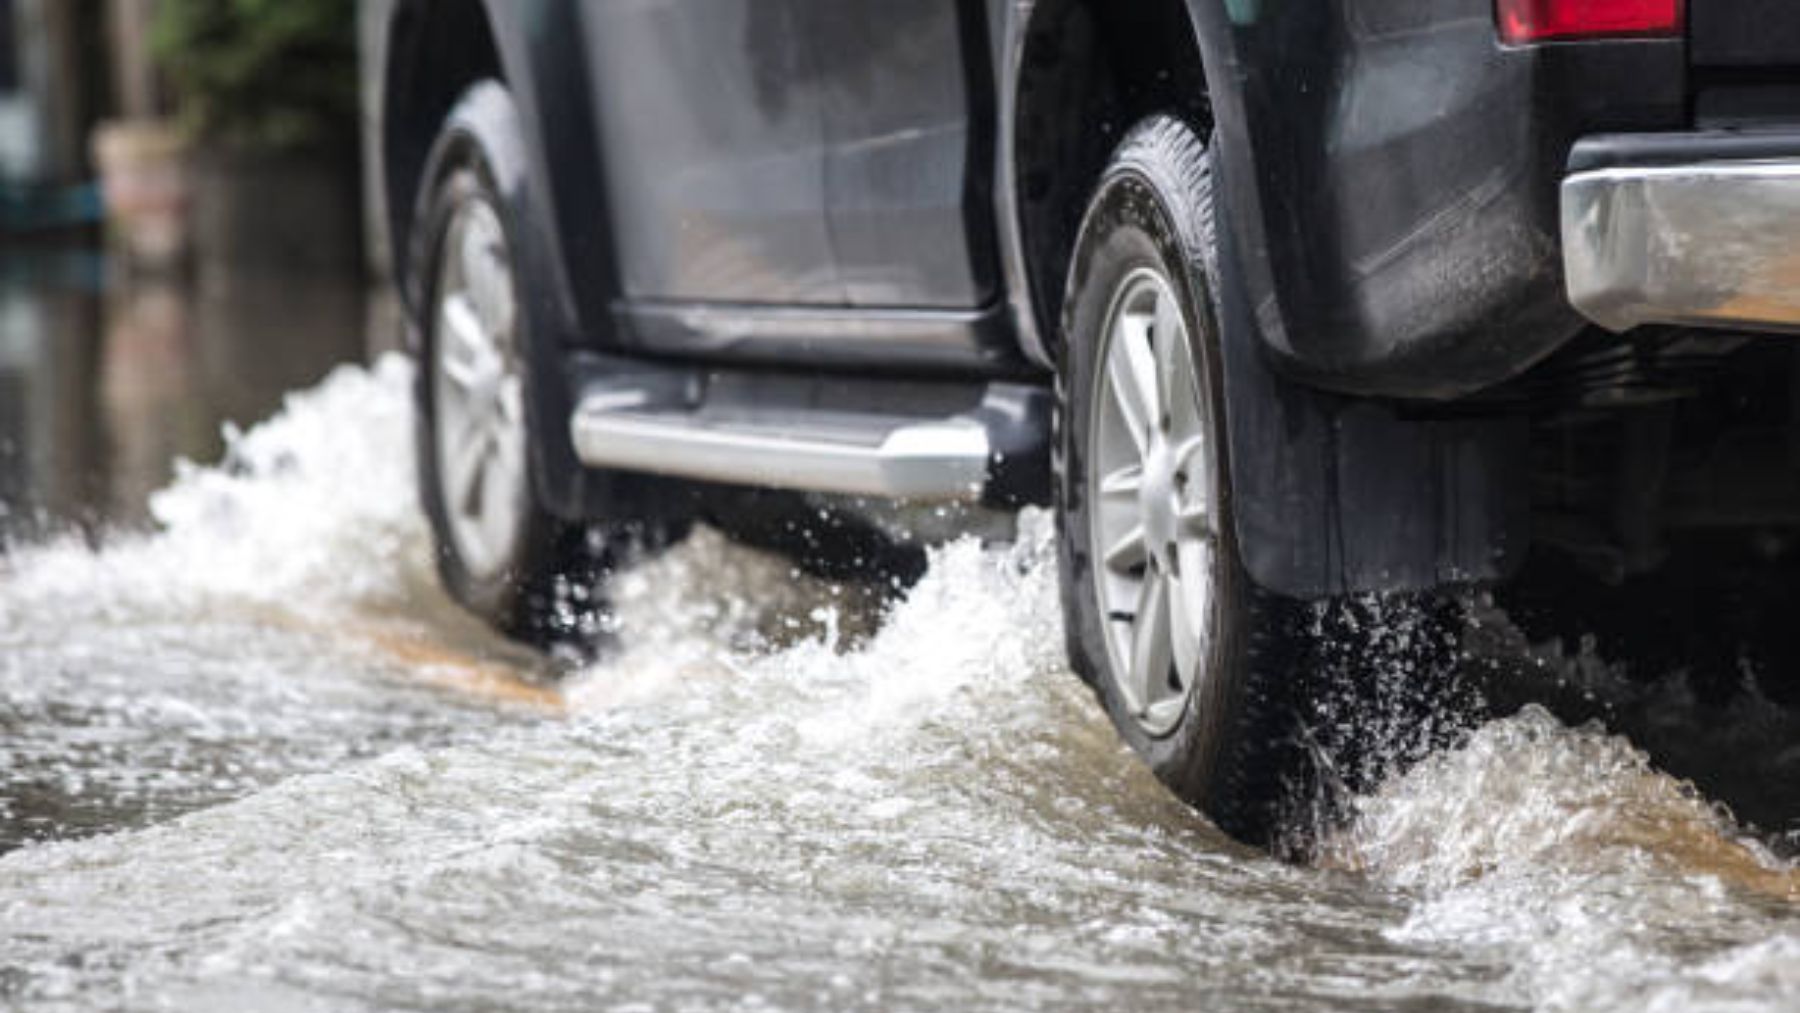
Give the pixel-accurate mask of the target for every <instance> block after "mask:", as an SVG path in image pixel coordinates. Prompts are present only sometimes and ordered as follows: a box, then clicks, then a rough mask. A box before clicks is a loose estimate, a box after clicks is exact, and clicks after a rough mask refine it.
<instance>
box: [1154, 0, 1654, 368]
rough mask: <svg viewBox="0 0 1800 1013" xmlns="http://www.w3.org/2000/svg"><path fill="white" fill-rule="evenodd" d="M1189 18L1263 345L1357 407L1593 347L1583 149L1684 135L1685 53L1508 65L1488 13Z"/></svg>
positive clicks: (1328, 7)
mask: <svg viewBox="0 0 1800 1013" xmlns="http://www.w3.org/2000/svg"><path fill="white" fill-rule="evenodd" d="M1189 6H1190V8H1191V9H1193V11H1194V12H1195V16H1196V18H1197V20H1199V22H1200V24H1201V40H1202V46H1203V48H1204V49H1205V55H1206V57H1207V64H1208V65H1207V76H1208V81H1209V83H1211V86H1212V91H1213V103H1214V109H1215V113H1216V116H1217V120H1218V130H1219V135H1220V138H1221V140H1222V142H1223V143H1222V145H1221V151H1222V153H1223V160H1224V177H1225V185H1226V192H1227V195H1228V207H1229V217H1230V227H1231V228H1232V229H1233V231H1234V233H1235V235H1236V237H1237V239H1238V243H1239V249H1240V250H1241V251H1242V255H1243V256H1244V257H1245V259H1246V263H1245V269H1246V272H1247V276H1248V277H1249V279H1250V284H1251V286H1252V289H1253V298H1254V302H1255V319H1256V321H1257V325H1258V329H1259V331H1260V336H1261V339H1262V343H1263V344H1264V346H1265V347H1266V348H1267V349H1268V350H1269V351H1270V352H1272V353H1273V354H1274V355H1275V356H1276V358H1277V360H1278V361H1279V362H1280V363H1281V364H1282V365H1283V367H1284V368H1285V369H1286V370H1287V371H1289V372H1290V373H1291V374H1293V375H1296V376H1298V377H1301V378H1303V379H1305V380H1307V381H1310V382H1313V383H1316V384H1318V385H1321V386H1325V387H1330V388H1333V389H1337V390H1342V391H1346V392H1350V393H1360V394H1376V395H1385V396H1396V397H1410V398H1451V397H1456V396H1459V395H1462V394H1466V393H1469V392H1472V391H1475V390H1479V389H1481V388H1483V387H1486V386H1489V385H1492V384H1494V383H1497V382H1500V381H1502V380H1505V379H1507V378H1508V377H1510V376H1512V375H1514V374H1516V373H1518V372H1520V371H1521V370H1523V369H1525V368H1526V367H1528V366H1529V365H1531V364H1532V363H1533V362H1535V361H1537V360H1538V359H1539V358H1541V357H1542V356H1543V355H1545V354H1547V353H1548V352H1549V351H1551V350H1553V349H1554V348H1555V347H1557V346H1558V345H1560V344H1561V343H1562V342H1564V341H1566V340H1567V339H1568V338H1569V337H1571V336H1572V335H1573V334H1574V333H1576V332H1577V331H1578V330H1579V329H1580V327H1581V326H1582V324H1581V320H1580V318H1579V317H1577V316H1576V315H1575V314H1574V312H1573V311H1572V310H1571V309H1570V308H1569V306H1568V303H1567V300H1566V299H1564V298H1563V293H1562V288H1561V265H1560V260H1559V255H1558V254H1559V251H1558V246H1557V234H1558V218H1557V185H1558V183H1559V182H1560V179H1561V176H1562V171H1563V162H1564V160H1565V159H1566V158H1567V156H1568V152H1569V149H1570V147H1571V146H1572V145H1573V143H1574V141H1575V140H1576V138H1578V137H1580V136H1581V135H1583V134H1586V133H1591V132H1597V131H1602V130H1653V129H1679V128H1680V127H1681V126H1682V125H1683V124H1684V123H1685V122H1686V119H1687V89H1686V64H1685V53H1684V46H1683V44H1682V43H1681V42H1680V41H1678V40H1627V41H1608V42H1576V43H1553V44H1545V45H1538V46H1529V47H1519V48H1509V47H1503V46H1501V45H1500V44H1499V43H1498V42H1497V40H1496V38H1495V33H1494V28H1493V21H1492V9H1491V4H1490V2H1489V0H1407V2H1395V3H1372V2H1366V0H1333V2H1323V3H1304V4H1255V3H1231V4H1221V3H1213V2H1212V0H1189Z"/></svg>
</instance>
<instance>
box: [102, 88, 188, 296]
mask: <svg viewBox="0 0 1800 1013" xmlns="http://www.w3.org/2000/svg"><path fill="white" fill-rule="evenodd" d="M91 144H92V151H93V156H94V164H95V166H96V167H97V168H98V169H99V172H100V189H101V196H102V200H103V202H104V204H105V208H106V221H107V228H108V231H109V232H110V234H111V235H112V237H113V242H114V244H115V247H116V249H117V250H118V251H119V252H120V253H121V254H122V255H123V256H124V257H125V258H126V259H127V260H128V261H130V262H131V263H132V264H133V265H134V266H136V267H140V268H147V269H151V270H168V269H172V268H175V267H178V266H179V265H180V264H181V263H182V261H183V259H184V258H185V257H186V256H187V254H188V251H189V249H190V247H191V245H192V230H191V228H190V218H189V212H190V208H191V204H192V199H193V187H192V176H191V174H190V172H189V167H188V144H187V141H186V140H185V137H184V135H183V134H182V132H181V131H180V130H179V129H177V128H176V127H175V126H174V125H173V124H171V123H168V122H165V121H162V120H117V121H113V122H109V123H102V124H100V125H99V126H98V127H96V128H95V129H94V133H93V136H92V138H91Z"/></svg>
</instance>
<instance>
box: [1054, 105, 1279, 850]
mask: <svg viewBox="0 0 1800 1013" xmlns="http://www.w3.org/2000/svg"><path fill="white" fill-rule="evenodd" d="M1212 202H1213V189H1212V176H1211V161H1210V155H1209V153H1208V152H1207V150H1206V147H1205V145H1204V144H1203V143H1202V142H1201V140H1200V139H1199V138H1198V137H1197V136H1196V135H1195V134H1194V133H1193V132H1192V130H1190V129H1189V128H1188V127H1187V126H1185V125H1184V124H1182V123H1180V122H1178V121H1176V120H1173V119H1170V118H1166V117H1157V118H1153V119H1151V120H1149V121H1146V122H1145V123H1143V124H1142V125H1140V126H1139V127H1138V128H1136V129H1135V130H1133V131H1132V133H1131V134H1130V135H1129V137H1128V138H1127V139H1126V141H1125V142H1124V144H1123V145H1122V146H1121V147H1120V149H1119V151H1118V152H1117V154H1116V155H1115V156H1114V158H1113V160H1112V162H1111V164H1110V166H1109V168H1108V169H1107V171H1106V173H1105V174H1104V176H1103V177H1102V179H1101V182H1100V185H1099V187H1098V189H1097V190H1096V192H1095V194H1094V197H1093V199H1092V201H1091V202H1090V204H1089V207H1088V211H1087V214H1086V216H1085V218H1084V220H1083V224H1082V228H1081V231H1080V234H1079V238H1078V240H1077V244H1076V249H1075V253H1074V257H1073V260H1072V266H1071V271H1070V278H1069V284H1068V289H1067V297H1066V303H1065V305H1066V309H1065V314H1064V336H1065V354H1064V356H1063V362H1062V373H1061V376H1060V378H1059V379H1060V383H1061V390H1062V398H1061V406H1060V409H1061V413H1060V416H1059V420H1058V422H1059V433H1058V441H1057V446H1058V452H1059V470H1058V480H1057V484H1058V497H1059V499H1058V502H1059V507H1060V510H1059V522H1060V524H1061V528H1062V532H1061V533H1062V545H1063V561H1062V562H1063V585H1064V604H1065V614H1066V616H1067V618H1068V626H1069V648H1070V655H1071V658H1072V660H1073V661H1074V664H1075V666H1076V668H1077V669H1078V670H1079V671H1080V672H1081V674H1082V675H1083V676H1084V677H1085V678H1087V679H1088V680H1089V681H1090V682H1092V683H1093V685H1094V687H1095V690H1096V692H1097V693H1098V695H1099V697H1100V699H1101V701H1102V702H1103V703H1104V704H1105V706H1106V709H1107V712H1108V714H1109V715H1110V716H1111V717H1112V720H1113V722H1114V724H1115V725H1116V726H1117V727H1118V729H1119V731H1120V733H1121V734H1122V735H1123V736H1124V738H1125V739H1126V740H1127V741H1128V742H1130V743H1131V745H1132V746H1133V747H1134V748H1135V749H1136V750H1137V752H1138V753H1139V754H1140V755H1142V756H1143V757H1144V759H1145V760H1147V761H1148V762H1149V764H1150V766H1151V767H1152V769H1154V770H1155V772H1156V774H1157V776H1158V777H1160V778H1161V779H1162V780H1163V781H1164V782H1165V783H1167V784H1168V785H1169V786H1171V787H1172V788H1173V789H1174V790H1175V791H1176V792H1177V793H1178V794H1180V795H1181V796H1182V797H1183V798H1184V799H1186V800H1188V801H1189V802H1192V803H1193V804H1194V805H1196V806H1198V807H1199V808H1200V809H1202V810H1203V811H1204V812H1206V813H1207V814H1208V815H1209V816H1210V817H1211V818H1212V819H1213V820H1214V821H1215V822H1216V823H1217V824H1218V825H1219V826H1220V827H1221V828H1222V829H1224V830H1225V831H1226V832H1228V833H1230V834H1232V835H1233V836H1236V837H1239V838H1241V839H1244V840H1248V841H1252V842H1255V843H1268V842H1269V841H1270V839H1271V836H1272V834H1274V832H1275V831H1276V830H1277V827H1278V819H1279V816H1280V814H1281V812H1282V808H1283V804H1284V799H1285V796H1284V792H1285V790H1286V789H1287V788H1289V787H1291V785H1290V783H1289V782H1290V781H1291V779H1292V778H1293V777H1294V776H1296V775H1298V774H1299V773H1300V772H1301V767H1302V764H1303V762H1304V759H1305V753H1304V750H1303V749H1302V748H1301V747H1300V745H1299V743H1298V742H1297V740H1296V735H1295V724H1296V722H1295V720H1294V718H1295V708H1294V706H1293V701H1292V700H1291V698H1290V697H1289V695H1288V694H1289V690H1290V681H1289V678H1290V675H1291V669H1292V665H1291V663H1290V655H1289V653H1288V645H1289V644H1290V643H1291V642H1292V641H1293V638H1292V637H1291V636H1290V635H1289V634H1288V628H1289V623H1290V621H1291V620H1290V617H1289V616H1288V615H1287V613H1288V612H1289V611H1290V610H1289V609H1288V608H1287V607H1286V606H1285V605H1284V603H1282V602H1279V601H1277V600H1275V599H1272V598H1270V597H1269V596H1266V595H1264V594H1263V593H1261V592H1260V591H1259V590H1258V589H1257V588H1255V587H1254V585H1253V584H1252V583H1251V581H1250V580H1249V578H1248V576H1247V575H1246V574H1245V572H1244V570H1243V567H1242V565H1241V564H1240V562H1239V557H1238V551H1237V542H1236V536H1235V533H1234V529H1233V525H1232V516H1231V490H1230V481H1229V474H1230V472H1229V468H1228V467H1227V459H1226V455H1227V449H1226V442H1225V425H1224V419H1225V415H1224V403H1223V395H1222V391H1221V386H1220V381H1221V364H1220V361H1219V356H1220V346H1219V339H1218V322H1217V321H1218V316H1217V313H1216V311H1215V310H1216V303H1215V298H1214V293H1213V286H1214V284H1215V279H1216V278H1217V270H1216V263H1215V253H1214V245H1213V235H1212Z"/></svg>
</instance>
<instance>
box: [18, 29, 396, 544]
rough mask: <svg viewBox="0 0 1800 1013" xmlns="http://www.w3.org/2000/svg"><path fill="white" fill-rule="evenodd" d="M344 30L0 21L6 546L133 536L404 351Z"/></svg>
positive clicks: (353, 43)
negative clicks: (396, 341)
mask: <svg viewBox="0 0 1800 1013" xmlns="http://www.w3.org/2000/svg"><path fill="white" fill-rule="evenodd" d="M357 8H358V4H357V3H356V0H0V538H20V537H30V536H32V535H34V534H38V533H41V531H42V529H44V528H46V527H57V526H63V525H67V524H75V525H79V526H81V527H83V528H85V529H87V530H90V531H97V530H99V528H100V526H101V525H102V524H125V525H127V526H129V525H131V524H132V523H133V522H135V521H138V520H140V519H141V511H142V510H143V503H144V497H145V494H146V493H147V492H149V491H150V490H152V489H154V488H156V487H158V486H160V485H161V484H163V483H164V482H165V481H166V480H167V478H168V476H169V472H170V470H171V469H172V467H173V465H172V463H171V462H172V461H173V460H174V459H175V458H177V457H187V458H192V459H198V460H208V459H211V458H213V457H215V456H216V455H217V453H218V452H219V450H220V449H221V443H222V438H221V436H220V432H221V426H222V425H223V424H225V423H228V422H230V423H237V424H248V423H250V422H253V421H255V420H256V419H258V418H260V417H262V416H264V415H266V414H268V413H269V412H270V411H271V410H273V409H274V408H275V407H276V406H277V404H278V402H279V399H280V397H281V394H282V392H283V391H285V390H289V389H292V388H295V387H298V386H303V385H305V384H308V383H310V382H311V381H312V380H314V379H316V378H318V377H319V376H321V375H323V374H324V373H325V372H326V371H327V370H328V369H329V368H330V367H331V365H332V364H334V363H336V362H338V361H341V360H344V359H353V358H359V357H361V356H362V355H363V354H364V350H365V347H366V344H367V342H368V339H369V338H370V337H371V336H373V337H374V338H375V340H376V343H377V344H379V343H381V339H382V337H383V336H385V335H390V334H392V333H394V332H393V329H392V328H391V327H390V326H387V325H386V324H385V323H384V321H389V320H392V319H393V318H392V309H391V306H389V305H388V304H387V302H386V301H385V300H384V298H383V297H382V296H381V295H380V293H381V291H382V290H381V288H380V282H381V279H380V278H379V276H378V273H377V272H376V271H375V270H374V269H373V267H372V265H374V264H375V263H376V262H377V261H378V259H379V258H377V257H375V256H373V254H374V252H375V251H376V249H377V247H378V246H379V242H380V241H379V238H378V237H373V238H372V237H366V236H365V235H364V234H363V227H362V222H363V221H364V220H365V218H364V216H363V215H362V213H361V200H362V198H361V194H362V192H363V187H362V186H361V185H360V182H359V181H360V173H361V169H360V165H361V162H360V158H359V147H360V145H359V135H360V130H359V123H358V102H357V65H358V39H359V31H358V26H359V19H358V10H357ZM369 220H374V216H371V217H370V219H369Z"/></svg>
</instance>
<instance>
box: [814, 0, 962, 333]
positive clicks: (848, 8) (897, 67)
mask: <svg viewBox="0 0 1800 1013" xmlns="http://www.w3.org/2000/svg"><path fill="white" fill-rule="evenodd" d="M789 2H791V3H792V4H793V5H794V10H795V13H796V15H797V17H798V23H799V27H800V29H801V30H802V31H803V32H804V34H805V36H806V42H807V46H808V50H809V54H810V59H811V62H812V68H811V69H812V75H811V76H812V77H813V78H814V80H815V82H816V87H815V88H814V89H813V92H814V98H815V100H816V101H817V102H818V104H819V112H820V114H821V116H822V123H823V129H824V135H825V160H824V189H825V193H824V196H825V202H826V205H827V207H828V208H829V217H830V223H831V240H832V245H833V247H834V249H835V251H836V254H837V260H838V266H839V270H840V272H841V275H842V278H843V284H844V289H845V293H846V295H847V297H848V299H849V301H850V303H851V304H853V305H856V306H864V307H873V306H884V307H931V308H960V309H967V308H974V307H978V306H981V305H983V304H985V303H987V302H988V301H990V300H991V299H992V298H993V297H994V295H995V294H996V288H997V286H996V277H997V267H996V255H995V253H994V222H993V206H992V196H991V183H992V180H993V175H994V155H993V146H994V145H993V142H994V133H995V127H994V108H995V103H994V96H995V85H994V72H993V68H992V63H991V60H990V58H989V49H988V39H987V17H988V14H987V8H986V5H985V4H984V3H983V2H982V0H905V2H899V3H897V2H895V0H789Z"/></svg>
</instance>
